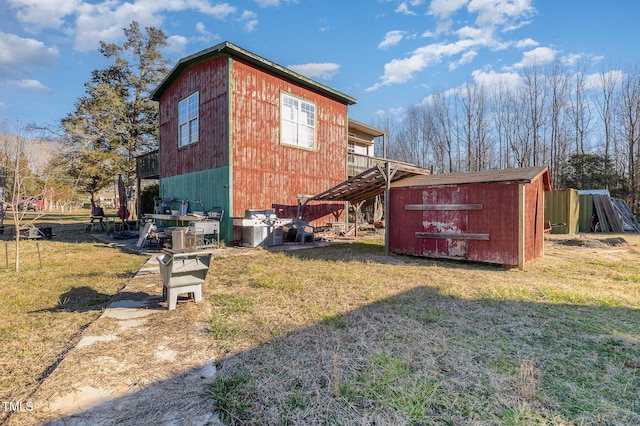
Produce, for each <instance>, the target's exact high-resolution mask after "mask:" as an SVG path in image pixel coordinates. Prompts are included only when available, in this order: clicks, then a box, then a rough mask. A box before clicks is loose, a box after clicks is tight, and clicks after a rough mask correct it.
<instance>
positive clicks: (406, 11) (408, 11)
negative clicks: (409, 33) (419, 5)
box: [395, 1, 416, 16]
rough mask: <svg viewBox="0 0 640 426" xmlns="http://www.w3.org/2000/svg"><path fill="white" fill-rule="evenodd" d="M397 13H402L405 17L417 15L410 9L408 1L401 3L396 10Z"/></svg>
mask: <svg viewBox="0 0 640 426" xmlns="http://www.w3.org/2000/svg"><path fill="white" fill-rule="evenodd" d="M395 11H396V13H402V14H404V15H412V16H414V15H415V14H416V13H415V12H414V11H412V10H411V9H409V4H408V3H407V2H406V1H403V2H401V3H400V4H399V5H398V7H397V8H396V10H395Z"/></svg>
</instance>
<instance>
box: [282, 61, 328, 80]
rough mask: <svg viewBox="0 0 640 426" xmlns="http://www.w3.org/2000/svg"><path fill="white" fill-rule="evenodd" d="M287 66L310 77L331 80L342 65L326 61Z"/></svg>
mask: <svg viewBox="0 0 640 426" xmlns="http://www.w3.org/2000/svg"><path fill="white" fill-rule="evenodd" d="M287 68H289V69H290V70H292V71H295V72H297V73H299V74H302V75H304V76H306V77H309V78H317V79H321V80H331V78H333V76H334V75H336V74H337V73H338V71H339V70H340V65H338V64H334V63H330V62H326V63H309V64H300V65H289V66H287Z"/></svg>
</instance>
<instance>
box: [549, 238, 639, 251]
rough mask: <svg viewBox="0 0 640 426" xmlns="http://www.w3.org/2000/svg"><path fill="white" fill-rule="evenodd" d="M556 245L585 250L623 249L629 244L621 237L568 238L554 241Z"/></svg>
mask: <svg viewBox="0 0 640 426" xmlns="http://www.w3.org/2000/svg"><path fill="white" fill-rule="evenodd" d="M554 241H555V242H556V243H557V244H562V245H565V246H571V247H587V248H606V247H624V246H628V245H629V244H628V243H627V241H626V240H625V239H624V238H622V237H611V238H585V237H579V238H570V239H559V240H554Z"/></svg>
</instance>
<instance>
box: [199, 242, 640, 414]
mask: <svg viewBox="0 0 640 426" xmlns="http://www.w3.org/2000/svg"><path fill="white" fill-rule="evenodd" d="M614 237H615V236H606V235H605V236H603V235H600V236H598V237H597V238H600V239H603V238H604V239H606V240H605V241H599V240H595V239H594V238H596V236H593V235H591V236H588V237H580V236H578V237H572V238H568V237H557V236H551V237H549V239H548V241H547V245H546V250H547V251H546V256H545V257H544V258H542V259H539V260H536V261H535V262H533V263H531V264H529V265H528V266H527V268H526V270H525V271H518V270H516V269H505V268H501V267H495V266H487V265H478V264H465V263H457V262H448V261H435V260H428V259H420V258H412V257H404V256H391V257H385V256H384V255H383V246H382V243H381V241H379V240H372V241H365V242H358V243H351V244H344V245H338V246H332V247H326V248H316V249H312V250H297V251H290V252H267V251H257V252H255V253H254V255H251V256H222V257H219V258H216V259H215V260H214V261H213V262H212V269H211V276H210V281H208V284H209V287H208V289H207V294H208V296H209V298H210V301H211V304H212V306H213V312H214V315H213V318H212V320H211V325H210V333H211V337H212V342H213V343H214V345H215V347H216V348H217V349H218V351H219V353H220V363H219V366H218V368H219V374H218V376H217V379H216V380H215V381H214V382H213V383H212V384H211V386H210V393H211V395H212V401H213V404H214V407H215V409H216V410H217V411H218V412H219V413H220V415H221V417H222V418H223V419H224V420H225V421H226V422H227V423H229V424H272V425H281V424H416V425H422V424H510V425H530V424H629V425H631V424H640V393H639V392H640V391H639V390H640V372H639V368H640V311H639V308H640V262H638V260H639V259H640V256H639V255H640V237H638V236H628V235H624V236H622V237H623V238H624V240H625V241H626V244H625V242H624V241H620V240H619V239H616V238H614ZM619 244H622V245H619Z"/></svg>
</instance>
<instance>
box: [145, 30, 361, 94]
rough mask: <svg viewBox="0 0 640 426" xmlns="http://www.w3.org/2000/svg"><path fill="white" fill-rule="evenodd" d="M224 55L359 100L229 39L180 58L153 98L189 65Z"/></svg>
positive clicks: (162, 91) (322, 90) (311, 86)
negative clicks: (239, 45)
mask: <svg viewBox="0 0 640 426" xmlns="http://www.w3.org/2000/svg"><path fill="white" fill-rule="evenodd" d="M223 55H226V56H229V57H233V58H238V59H240V60H243V61H245V62H248V63H250V64H252V65H254V66H256V67H258V68H261V69H263V70H265V71H267V72H270V73H273V74H276V75H278V76H280V77H282V78H284V79H286V80H289V81H292V82H295V83H296V84H299V85H301V86H304V87H306V88H308V89H311V90H314V91H316V92H318V93H321V94H322V95H324V96H326V97H328V98H330V99H334V100H336V101H339V102H342V103H343V104H345V105H353V104H355V103H356V102H357V100H356V99H355V98H352V97H351V96H348V95H345V94H344V93H341V92H339V91H337V90H334V89H332V88H330V87H328V86H325V85H323V84H321V83H318V82H316V81H314V80H311V79H310V78H307V77H305V76H303V75H301V74H298V73H296V72H294V71H291V70H290V69H288V68H286V67H283V66H282V65H278V64H276V63H275V62H272V61H270V60H268V59H265V58H263V57H261V56H258V55H256V54H255V53H251V52H249V51H248V50H245V49H242V48H241V47H238V46H236V45H234V44H232V43H229V42H228V41H225V42H222V43H219V44H217V45H215V46H213V47H210V48H208V49H204V50H201V51H200V52H197V53H194V54H193V55H190V56H187V57H184V58H182V59H180V61H178V63H177V64H176V65H175V66H174V67H173V69H172V70H171V71H170V72H169V74H167V76H166V77H165V79H164V80H163V81H162V83H160V85H158V87H156V89H155V90H154V91H153V93H152V94H151V99H153V100H154V101H159V100H160V98H161V97H162V94H163V93H164V92H165V91H166V90H167V89H168V88H169V87H170V86H171V85H172V84H173V82H174V81H175V80H176V79H177V78H178V76H180V74H182V72H183V71H184V70H185V69H186V68H188V67H189V66H191V65H194V64H197V63H200V62H203V61H207V60H209V59H213V58H216V57H218V56H223Z"/></svg>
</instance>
